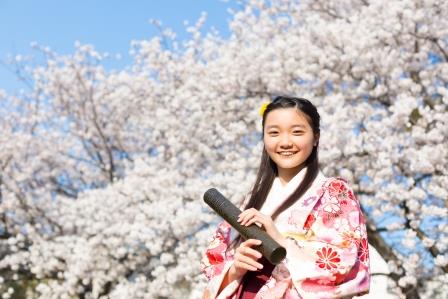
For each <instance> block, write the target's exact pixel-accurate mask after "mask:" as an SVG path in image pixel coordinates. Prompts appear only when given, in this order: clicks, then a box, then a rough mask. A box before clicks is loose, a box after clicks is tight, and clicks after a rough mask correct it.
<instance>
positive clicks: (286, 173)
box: [278, 165, 305, 186]
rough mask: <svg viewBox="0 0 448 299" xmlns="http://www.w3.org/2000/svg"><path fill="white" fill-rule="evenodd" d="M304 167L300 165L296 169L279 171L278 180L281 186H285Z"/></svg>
mask: <svg viewBox="0 0 448 299" xmlns="http://www.w3.org/2000/svg"><path fill="white" fill-rule="evenodd" d="M304 167H305V165H300V166H298V167H297V168H289V169H279V170H278V178H279V179H280V183H281V184H282V186H286V185H287V184H288V183H289V182H290V181H291V180H292V178H293V177H295V176H296V175H297V174H298V173H299V172H300V171H301V170H302V169H303V168H304Z"/></svg>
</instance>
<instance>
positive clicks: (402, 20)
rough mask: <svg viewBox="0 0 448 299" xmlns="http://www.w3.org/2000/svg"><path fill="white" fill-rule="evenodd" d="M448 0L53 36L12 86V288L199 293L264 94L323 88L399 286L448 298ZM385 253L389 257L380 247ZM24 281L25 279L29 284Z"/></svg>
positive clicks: (5, 167)
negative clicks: (182, 37)
mask: <svg viewBox="0 0 448 299" xmlns="http://www.w3.org/2000/svg"><path fill="white" fill-rule="evenodd" d="M447 13H448V6H446V5H444V3H443V1H436V0H434V1H419V0H407V1H398V0H392V1H367V0H343V1H323V0H316V1H293V0H291V1H287V0H272V1H261V0H260V1H258V0H254V1H247V2H243V3H241V6H240V8H239V9H237V10H235V11H233V12H232V21H231V22H230V24H229V26H230V29H231V32H232V35H231V37H229V38H227V39H224V38H221V37H220V35H219V33H218V32H214V31H210V32H206V31H204V30H203V29H202V26H203V23H204V20H205V17H206V16H205V15H204V16H202V17H201V18H200V19H199V20H198V22H197V23H196V24H195V25H193V26H191V27H190V28H188V29H187V30H188V31H189V32H190V34H191V38H190V39H188V40H187V41H185V42H181V41H179V40H177V39H176V37H175V35H174V34H173V33H172V32H171V31H170V30H168V29H167V30H165V29H163V28H162V27H161V34H160V36H157V37H154V38H152V39H150V40H142V41H133V42H132V45H131V53H132V55H133V58H134V63H133V64H132V65H130V66H129V67H127V68H125V69H123V70H118V71H117V70H114V71H110V70H106V69H105V68H104V67H103V62H104V60H105V59H109V58H108V56H107V54H103V53H98V52H97V51H95V49H94V47H93V46H91V45H81V44H77V45H76V51H75V53H74V54H71V55H58V54H57V53H54V52H52V51H50V50H49V49H47V48H41V47H38V46H37V48H38V51H39V52H40V53H41V54H43V56H44V63H42V64H41V65H39V66H37V67H33V68H30V69H29V72H28V75H29V82H31V87H32V88H31V90H30V91H29V92H27V93H22V94H19V95H16V96H11V95H7V94H6V93H4V92H0V98H1V101H2V103H4V104H3V105H1V106H0V116H1V117H0V130H1V135H0V147H1V151H0V168H1V172H0V219H1V220H0V253H1V256H0V281H1V282H2V284H1V285H0V293H3V297H4V298H11V297H12V296H14V294H16V295H17V293H18V292H19V291H20V290H21V289H22V290H23V289H26V290H28V292H29V297H30V298H32V297H39V298H74V297H76V298H77V297H79V298H148V297H149V298H188V297H189V298H199V297H200V296H201V289H202V287H203V285H204V283H205V281H204V278H203V277H202V276H201V274H200V273H199V260H200V258H201V255H202V252H203V249H204V247H205V246H206V245H207V242H208V240H209V238H210V236H211V233H212V230H213V229H214V226H215V224H216V222H217V221H218V219H217V218H216V216H215V215H213V214H212V213H211V212H210V211H209V210H208V209H207V207H205V205H204V204H203V203H202V201H201V197H202V194H203V192H204V191H205V190H206V189H207V188H209V187H211V186H214V187H217V188H218V189H220V190H221V191H222V192H223V193H224V194H226V195H227V196H229V197H230V198H231V199H232V200H233V201H235V202H238V201H240V200H241V198H242V197H243V196H244V194H245V193H246V192H247V191H248V190H249V188H250V185H251V183H252V182H253V178H254V177H253V175H254V172H255V169H256V167H257V164H258V160H259V154H260V149H261V146H262V144H261V130H260V129H261V123H260V117H259V115H258V108H259V107H260V106H261V104H262V103H263V102H265V101H268V100H269V99H271V98H272V97H274V96H275V95H279V94H292V95H298V96H303V97H307V98H309V99H311V100H312V101H313V102H314V103H315V104H316V105H317V106H318V109H319V112H320V114H321V117H322V127H321V130H322V133H321V135H322V136H321V141H320V159H321V165H322V170H323V172H324V173H325V174H326V175H328V176H341V177H344V178H346V179H347V180H348V181H349V182H350V184H351V185H352V186H353V187H354V189H355V191H356V194H357V195H358V197H359V199H360V200H361V202H362V205H363V208H364V210H365V213H366V215H367V218H368V229H369V241H370V243H371V244H372V245H373V247H374V248H376V249H377V251H378V252H379V254H380V255H381V256H382V258H383V259H384V260H385V261H386V262H387V265H388V267H387V269H385V271H384V273H376V275H378V276H384V278H386V277H387V281H388V282H389V292H390V293H394V294H396V296H399V297H403V298H405V297H407V298H429V297H434V298H445V297H446V295H447V294H448V289H447V287H446V286H447V285H448V284H447V282H448V281H447V280H448V275H447V270H448V253H447V248H448V237H447V234H448V225H447V221H446V219H447V218H446V217H447V198H448V192H447V189H446V185H447V183H448V149H447V147H446V144H447V141H448V112H447V111H448V109H447V105H448V89H447V88H448V67H447V66H448V31H447V28H448V21H446V18H444V16H445V15H447ZM376 262H378V263H379V262H380V261H379V260H378V261H376ZM14 290H15V293H14Z"/></svg>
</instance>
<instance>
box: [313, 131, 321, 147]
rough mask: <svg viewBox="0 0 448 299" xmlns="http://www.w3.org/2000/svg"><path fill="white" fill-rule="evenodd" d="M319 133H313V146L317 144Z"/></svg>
mask: <svg viewBox="0 0 448 299" xmlns="http://www.w3.org/2000/svg"><path fill="white" fill-rule="evenodd" d="M319 137H320V135H319V134H314V143H313V146H317V145H318V144H319Z"/></svg>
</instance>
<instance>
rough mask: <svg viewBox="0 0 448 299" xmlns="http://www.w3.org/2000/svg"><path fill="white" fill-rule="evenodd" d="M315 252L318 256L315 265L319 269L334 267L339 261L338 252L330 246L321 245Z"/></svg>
mask: <svg viewBox="0 0 448 299" xmlns="http://www.w3.org/2000/svg"><path fill="white" fill-rule="evenodd" d="M316 254H317V256H318V259H317V261H316V265H317V266H318V267H319V268H321V269H327V270H333V269H336V268H337V267H338V265H339V263H340V262H341V258H340V257H339V254H338V253H337V252H336V251H335V250H333V248H331V247H322V248H321V249H320V250H318V251H316Z"/></svg>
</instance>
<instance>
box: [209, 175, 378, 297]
mask: <svg viewBox="0 0 448 299" xmlns="http://www.w3.org/2000/svg"><path fill="white" fill-rule="evenodd" d="M305 172H306V168H305V169H302V170H301V171H300V172H299V173H298V174H297V175H296V176H295V177H294V178H293V179H292V180H291V181H290V182H288V184H286V185H285V186H283V185H282V184H281V182H280V180H279V178H278V177H277V178H276V179H275V180H274V182H273V185H272V187H271V190H270V192H269V194H268V196H267V198H266V201H265V203H264V204H263V207H262V208H261V209H260V212H261V213H263V214H266V215H272V214H273V212H274V211H275V210H276V208H277V207H278V206H279V205H280V204H281V203H282V202H283V201H284V200H286V198H288V196H289V195H290V194H292V193H293V192H294V190H295V189H296V188H297V187H298V185H299V184H300V182H301V181H302V180H303V177H304V175H305ZM274 223H275V225H276V227H277V229H278V230H279V231H280V233H282V235H283V236H284V237H285V238H286V239H287V242H286V244H287V246H286V250H287V254H286V258H285V259H284V260H283V261H282V262H281V263H280V264H278V265H276V266H275V268H274V270H273V271H272V273H271V276H270V277H269V279H267V281H266V282H265V284H264V285H263V286H262V287H261V289H260V290H259V291H258V292H257V294H256V296H255V298H257V299H260V298H288V299H299V298H300V299H302V298H303V299H324V298H352V297H353V296H355V295H361V294H365V293H368V291H369V285H370V274H369V272H370V265H369V249H368V242H367V233H366V227H365V221H364V217H363V215H362V212H361V209H360V205H359V202H358V200H357V199H356V197H355V195H354V193H353V191H352V190H351V188H350V187H349V186H348V184H347V182H346V181H344V180H342V179H340V178H326V177H325V176H324V175H323V174H322V173H321V172H319V174H318V175H317V177H316V179H315V180H314V182H313V184H312V185H311V187H310V188H309V189H308V190H307V191H306V192H305V194H304V195H303V196H302V197H301V198H300V199H299V200H297V201H296V202H295V203H294V204H293V205H292V206H291V207H290V208H288V209H287V210H285V211H284V212H282V213H281V214H280V215H279V216H278V217H277V218H276V219H275V222H274ZM231 230H232V229H231V227H230V225H229V224H228V223H226V222H222V223H220V224H219V225H218V228H217V230H216V233H215V234H214V236H213V239H212V242H211V244H210V245H209V247H208V248H207V249H206V252H205V255H204V257H203V259H202V261H201V269H202V272H203V273H204V274H205V276H206V277H207V279H208V284H207V287H206V289H205V291H204V298H206V299H211V298H218V299H221V298H222V299H238V298H236V294H235V293H236V290H237V289H238V287H239V285H240V283H241V280H234V281H232V282H231V283H229V284H228V285H227V286H226V287H225V288H223V289H222V290H221V292H220V293H219V294H218V291H219V289H220V286H221V284H222V282H223V280H224V277H225V275H226V274H227V271H228V270H229V268H230V266H231V265H232V263H233V255H234V250H233V249H232V250H227V247H228V246H229V244H230V243H231V241H232V238H231Z"/></svg>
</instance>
